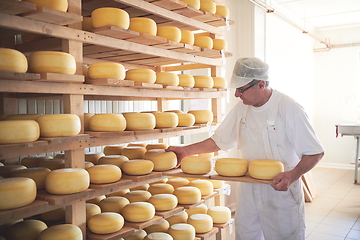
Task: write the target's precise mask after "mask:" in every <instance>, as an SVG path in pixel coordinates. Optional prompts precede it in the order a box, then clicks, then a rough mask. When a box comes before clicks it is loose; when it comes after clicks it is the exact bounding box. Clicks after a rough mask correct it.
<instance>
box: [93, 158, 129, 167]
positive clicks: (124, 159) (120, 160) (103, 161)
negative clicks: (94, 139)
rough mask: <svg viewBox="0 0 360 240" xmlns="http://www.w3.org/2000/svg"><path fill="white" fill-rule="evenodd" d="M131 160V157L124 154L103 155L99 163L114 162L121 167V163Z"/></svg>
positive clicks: (113, 163)
mask: <svg viewBox="0 0 360 240" xmlns="http://www.w3.org/2000/svg"><path fill="white" fill-rule="evenodd" d="M126 161H129V158H127V157H126V156H123V155H109V156H103V157H101V158H100V159H99V161H98V162H97V164H101V165H102V164H112V165H115V166H118V167H121V165H122V164H123V163H124V162H126Z"/></svg>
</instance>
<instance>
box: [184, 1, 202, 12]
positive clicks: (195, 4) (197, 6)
mask: <svg viewBox="0 0 360 240" xmlns="http://www.w3.org/2000/svg"><path fill="white" fill-rule="evenodd" d="M181 1H182V2H185V3H187V5H188V6H189V7H192V8H195V9H197V10H199V9H200V0H181Z"/></svg>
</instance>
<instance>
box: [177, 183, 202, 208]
mask: <svg viewBox="0 0 360 240" xmlns="http://www.w3.org/2000/svg"><path fill="white" fill-rule="evenodd" d="M174 195H175V196H176V197H177V198H178V202H179V203H180V204H194V203H197V202H199V201H200V200H201V192H200V190H199V189H198V188H196V187H188V186H185V187H178V188H176V189H175V190H174Z"/></svg>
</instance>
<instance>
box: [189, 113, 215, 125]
mask: <svg viewBox="0 0 360 240" xmlns="http://www.w3.org/2000/svg"><path fill="white" fill-rule="evenodd" d="M188 113H191V114H193V115H194V116H195V123H208V122H210V123H211V122H212V121H213V120H214V115H213V113H212V112H211V111H210V110H190V111H188Z"/></svg>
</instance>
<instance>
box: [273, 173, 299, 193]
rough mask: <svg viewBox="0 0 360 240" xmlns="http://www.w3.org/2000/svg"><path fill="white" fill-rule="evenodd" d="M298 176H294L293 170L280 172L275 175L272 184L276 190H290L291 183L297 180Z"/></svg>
mask: <svg viewBox="0 0 360 240" xmlns="http://www.w3.org/2000/svg"><path fill="white" fill-rule="evenodd" d="M297 179H298V178H297V177H295V176H294V174H293V172H292V171H288V172H282V173H279V174H278V175H277V176H276V177H274V179H273V181H272V184H271V186H272V187H273V188H274V189H275V190H276V191H287V190H289V188H290V186H291V184H293V182H295V181H296V180H297Z"/></svg>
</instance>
